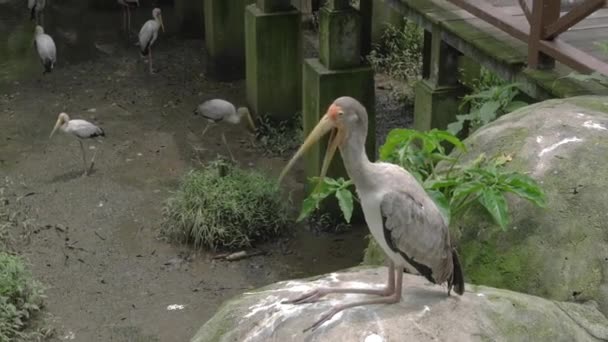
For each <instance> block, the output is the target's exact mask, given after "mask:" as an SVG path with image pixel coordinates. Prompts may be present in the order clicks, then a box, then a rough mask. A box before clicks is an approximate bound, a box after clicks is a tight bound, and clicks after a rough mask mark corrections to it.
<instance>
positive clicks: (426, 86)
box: [414, 80, 466, 131]
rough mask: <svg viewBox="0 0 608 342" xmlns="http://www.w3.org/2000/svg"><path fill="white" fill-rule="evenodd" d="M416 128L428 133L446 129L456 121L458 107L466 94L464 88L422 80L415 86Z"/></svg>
mask: <svg viewBox="0 0 608 342" xmlns="http://www.w3.org/2000/svg"><path fill="white" fill-rule="evenodd" d="M415 93H416V98H415V99H414V128H415V129H417V130H419V131H428V130H430V129H433V128H438V129H446V128H447V126H448V124H450V123H452V122H454V121H456V115H457V114H458V105H459V104H460V100H461V98H462V97H463V96H464V95H465V93H466V88H465V87H462V86H459V85H457V86H438V85H436V83H434V82H430V81H429V80H420V81H418V82H417V83H416V85H415Z"/></svg>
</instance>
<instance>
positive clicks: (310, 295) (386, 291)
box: [283, 261, 395, 304]
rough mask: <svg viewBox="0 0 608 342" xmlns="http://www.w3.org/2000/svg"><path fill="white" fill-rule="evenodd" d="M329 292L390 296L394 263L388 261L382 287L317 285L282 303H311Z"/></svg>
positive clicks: (393, 278) (393, 288) (393, 276)
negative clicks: (386, 273) (386, 275)
mask: <svg viewBox="0 0 608 342" xmlns="http://www.w3.org/2000/svg"><path fill="white" fill-rule="evenodd" d="M330 293H360V294H370V295H377V296H383V297H386V296H390V295H392V294H394V293H395V264H394V263H393V261H389V264H388V282H387V284H386V286H385V287H384V288H383V289H362V288H351V287H318V288H316V289H314V290H311V291H309V292H306V293H304V294H303V295H301V296H300V297H298V298H296V299H292V300H287V301H283V304H304V303H312V302H314V301H316V300H317V299H319V298H321V297H324V296H326V295H328V294H330Z"/></svg>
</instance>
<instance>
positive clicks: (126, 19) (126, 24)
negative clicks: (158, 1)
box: [117, 0, 139, 37]
mask: <svg viewBox="0 0 608 342" xmlns="http://www.w3.org/2000/svg"><path fill="white" fill-rule="evenodd" d="M117 2H118V4H119V5H120V6H122V27H123V28H124V30H125V31H127V37H128V36H129V34H130V33H131V9H132V8H133V9H135V8H136V7H139V0H117Z"/></svg>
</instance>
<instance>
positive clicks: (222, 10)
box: [203, 0, 255, 81]
mask: <svg viewBox="0 0 608 342" xmlns="http://www.w3.org/2000/svg"><path fill="white" fill-rule="evenodd" d="M254 2H255V0H230V1H227V0H204V8H203V12H204V15H205V18H204V20H205V45H206V47H207V53H208V54H209V61H208V63H207V74H208V75H209V76H211V77H213V78H215V79H218V80H222V81H230V80H237V79H243V78H244V77H245V7H246V6H247V5H249V4H252V3H254Z"/></svg>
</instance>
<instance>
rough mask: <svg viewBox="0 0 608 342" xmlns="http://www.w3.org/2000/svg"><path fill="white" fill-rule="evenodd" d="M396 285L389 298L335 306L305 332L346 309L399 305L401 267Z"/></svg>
mask: <svg viewBox="0 0 608 342" xmlns="http://www.w3.org/2000/svg"><path fill="white" fill-rule="evenodd" d="M396 283H397V284H396V285H395V288H394V289H393V293H392V294H390V295H389V296H386V297H382V298H375V299H368V300H362V301H358V302H352V303H347V304H339V305H334V307H333V308H332V309H331V310H329V311H327V312H326V313H324V314H323V315H322V316H321V317H320V318H319V319H318V320H317V321H316V322H315V323H314V324H313V325H311V326H310V327H308V328H306V329H304V331H303V332H306V331H308V330H315V329H316V328H318V327H320V326H321V325H322V324H323V323H325V322H327V321H329V320H330V319H331V318H332V317H334V315H335V314H337V313H338V312H340V311H343V310H346V309H350V308H354V307H356V306H363V305H371V304H395V303H399V301H400V300H401V289H402V284H403V268H401V267H399V268H397V281H396ZM393 284H394V283H393Z"/></svg>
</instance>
